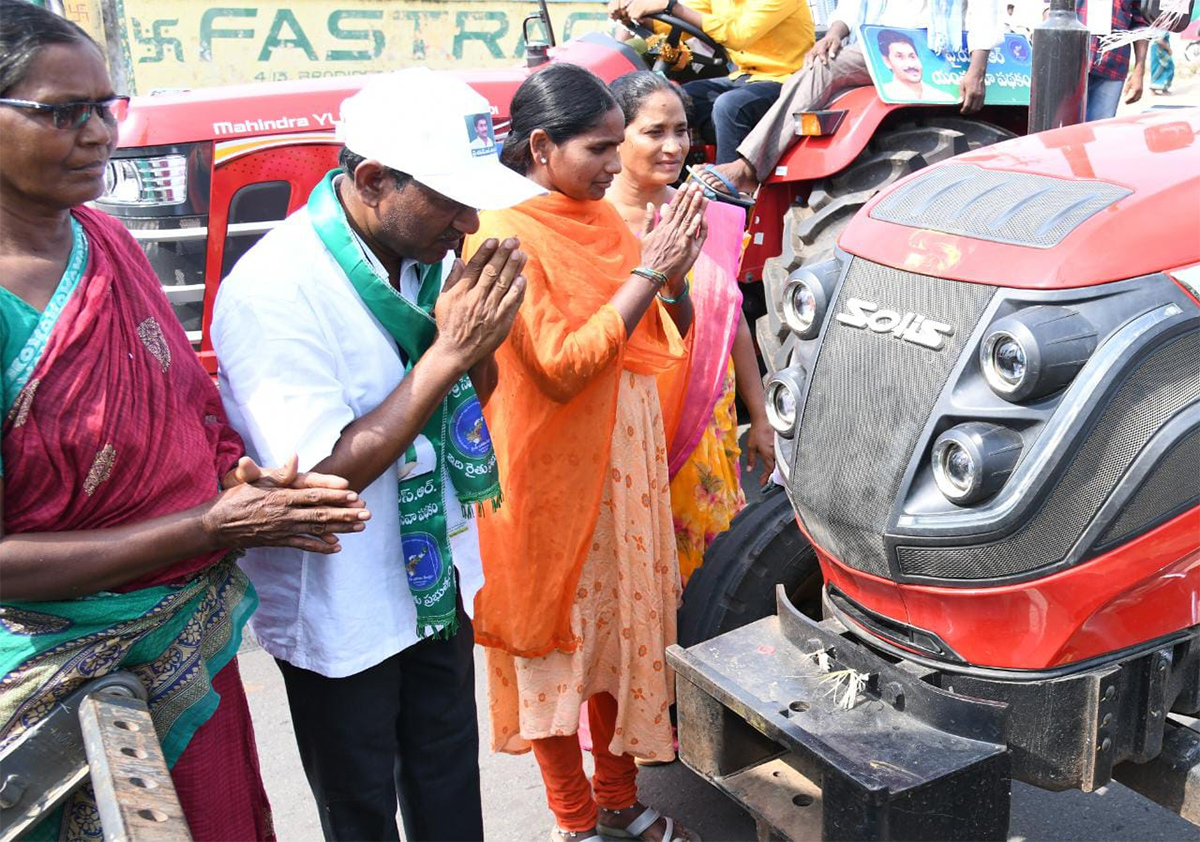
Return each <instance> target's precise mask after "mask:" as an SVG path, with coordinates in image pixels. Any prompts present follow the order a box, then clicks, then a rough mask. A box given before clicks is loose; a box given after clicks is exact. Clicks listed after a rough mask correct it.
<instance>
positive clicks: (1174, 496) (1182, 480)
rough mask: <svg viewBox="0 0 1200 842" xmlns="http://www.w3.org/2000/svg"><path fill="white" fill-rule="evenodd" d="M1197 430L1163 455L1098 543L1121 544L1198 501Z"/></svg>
mask: <svg viewBox="0 0 1200 842" xmlns="http://www.w3.org/2000/svg"><path fill="white" fill-rule="evenodd" d="M1198 465H1200V429H1197V430H1193V431H1192V432H1191V433H1189V434H1188V435H1187V436H1185V437H1184V438H1183V440H1182V441H1180V442H1179V443H1178V444H1177V445H1175V447H1173V448H1172V449H1171V452H1170V453H1168V454H1167V455H1166V458H1164V459H1163V460H1162V461H1161V462H1160V463H1159V464H1158V465H1156V466H1155V467H1154V471H1153V472H1152V473H1151V474H1150V476H1149V477H1148V478H1147V479H1146V481H1145V482H1144V483H1143V484H1142V487H1141V488H1139V489H1138V491H1137V494H1135V495H1133V498H1132V499H1131V500H1130V501H1129V503H1128V504H1127V505H1126V506H1125V510H1124V511H1122V512H1121V515H1120V517H1118V518H1117V519H1116V521H1115V522H1114V523H1113V525H1112V526H1110V527H1109V528H1108V531H1107V532H1106V533H1105V534H1104V538H1103V539H1101V541H1100V545H1101V546H1102V547H1111V546H1115V545H1116V544H1123V543H1125V542H1126V541H1128V540H1129V539H1131V538H1133V537H1135V536H1137V535H1140V534H1141V533H1143V532H1146V531H1147V530H1149V529H1151V528H1153V527H1155V526H1157V525H1158V524H1159V523H1160V522H1162V521H1164V520H1166V519H1167V518H1168V517H1171V516H1173V515H1175V514H1178V513H1180V512H1182V511H1183V510H1184V509H1187V508H1189V507H1191V506H1194V505H1196V503H1197V502H1198V501H1200V479H1197V478H1196V467H1197V466H1198Z"/></svg>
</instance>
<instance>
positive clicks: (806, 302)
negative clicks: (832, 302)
mask: <svg viewBox="0 0 1200 842" xmlns="http://www.w3.org/2000/svg"><path fill="white" fill-rule="evenodd" d="M840 272H841V264H840V263H838V261H837V260H836V259H832V260H826V261H823V262H821V263H817V264H815V265H813V266H809V267H804V268H802V269H797V270H796V271H794V272H792V273H791V274H790V275H789V276H788V280H787V283H786V284H784V286H783V302H782V305H783V306H782V313H783V321H784V324H786V325H787V327H788V330H790V331H791V332H792V333H794V334H796V336H798V337H799V338H800V339H812V338H813V337H815V336H816V335H817V334H818V333H820V332H821V325H822V324H823V323H824V321H825V312H826V310H827V309H828V303H829V298H830V295H831V293H832V291H833V287H834V284H836V283H837V278H838V274H839V273H840Z"/></svg>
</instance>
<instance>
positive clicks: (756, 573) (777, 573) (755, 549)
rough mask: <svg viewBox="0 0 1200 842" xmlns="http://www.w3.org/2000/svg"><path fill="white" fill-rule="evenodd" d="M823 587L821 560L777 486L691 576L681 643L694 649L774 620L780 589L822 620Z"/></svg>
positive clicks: (748, 511) (719, 540)
mask: <svg viewBox="0 0 1200 842" xmlns="http://www.w3.org/2000/svg"><path fill="white" fill-rule="evenodd" d="M821 581H822V579H821V568H820V565H819V564H818V563H817V554H816V552H815V551H814V550H813V548H812V545H811V544H809V543H808V541H807V540H806V539H805V538H804V533H802V532H801V531H800V528H799V527H798V526H796V515H795V513H793V512H792V505H791V503H790V502H789V501H788V497H787V494H785V493H784V491H783V489H782V488H780V487H779V486H772V487H771V488H770V489H769V490H768V491H767V492H765V493H764V495H763V498H762V500H760V501H759V502H757V503H755V504H754V505H752V506H747V507H746V508H745V509H743V510H742V511H741V512H740V513H738V515H737V517H735V518H734V519H733V522H732V523H730V525H729V530H728V531H727V532H724V533H722V534H721V535H719V536H718V537H717V539H716V540H715V541H713V542H712V544H711V545H710V546H709V548H708V552H706V553H705V554H704V564H702V565H700V567H699V569H697V570H696V571H695V572H694V573H692V577H691V579H689V580H688V583H687V588H686V589H685V590H684V592H683V608H681V609H680V610H679V643H680V645H682V646H694V645H695V644H697V643H702V642H703V641H705V640H708V639H709V638H711V637H715V636H716V635H718V634H723V633H725V632H727V631H731V630H733V629H736V628H740V627H741V626H744V625H746V624H747V623H751V622H753V621H755V620H758V619H761V618H763V617H767V616H770V615H771V614H774V613H775V586H776V585H777V584H782V585H783V586H784V588H786V590H787V593H788V598H789V599H791V601H792V604H793V605H795V606H796V607H797V608H799V609H800V610H801V611H803V612H804V613H805V614H807V615H808V616H810V617H813V618H814V619H817V620H819V619H821Z"/></svg>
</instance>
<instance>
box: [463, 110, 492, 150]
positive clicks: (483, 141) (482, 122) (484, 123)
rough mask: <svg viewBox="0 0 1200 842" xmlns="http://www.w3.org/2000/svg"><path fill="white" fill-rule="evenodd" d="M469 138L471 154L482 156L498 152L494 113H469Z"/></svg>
mask: <svg viewBox="0 0 1200 842" xmlns="http://www.w3.org/2000/svg"><path fill="white" fill-rule="evenodd" d="M466 120H467V138H468V139H469V140H470V144H471V155H472V156H474V157H476V158H482V157H483V156H484V155H495V154H496V130H495V129H494V128H492V115H491V114H489V113H487V112H483V113H480V114H468V115H467V118H466Z"/></svg>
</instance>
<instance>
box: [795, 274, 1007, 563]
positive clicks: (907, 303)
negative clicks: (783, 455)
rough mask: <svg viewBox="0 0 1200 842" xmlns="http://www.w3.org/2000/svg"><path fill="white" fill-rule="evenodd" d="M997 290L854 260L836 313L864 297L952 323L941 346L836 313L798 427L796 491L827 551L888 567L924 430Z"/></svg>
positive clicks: (806, 518)
mask: <svg viewBox="0 0 1200 842" xmlns="http://www.w3.org/2000/svg"><path fill="white" fill-rule="evenodd" d="M993 292H994V290H993V289H992V288H991V287H988V286H984V285H980V284H966V283H959V282H953V281H943V280H939V279H936V278H929V277H925V276H923V275H915V274H913V273H911V272H902V271H900V270H898V269H891V268H888V267H885V266H880V265H878V264H876V263H871V262H869V261H866V260H863V259H861V258H854V262H853V263H852V264H851V266H850V270H849V272H848V273H847V275H846V280H845V281H844V282H843V284H842V288H841V291H840V292H839V293H838V299H837V300H836V301H834V302H833V307H834V312H835V313H839V312H844V311H845V307H844V306H843V305H842V302H844V301H847V300H848V299H850V298H858V299H862V300H864V301H869V302H872V303H875V304H877V305H878V306H879V309H880V310H891V311H895V312H896V313H899V314H901V315H903V314H905V313H918V314H920V315H923V316H926V317H928V318H931V319H935V320H937V321H940V322H944V323H945V324H948V325H950V326H951V327H952V328H953V330H954V332H953V334H951V335H950V336H949V337H947V338H946V341H945V345H944V346H943V348H942V349H941V350H940V351H933V350H930V349H928V348H924V347H921V346H918V345H914V344H912V343H910V342H905V341H902V340H900V339H896V338H894V337H893V336H892V334H891V333H890V332H885V333H875V332H872V331H871V330H867V329H859V328H853V327H849V326H847V325H845V324H842V323H840V322H838V321H837V319H836V316H835V317H834V318H833V319H831V320H830V322H829V327H828V328H827V329H826V335H825V339H824V344H823V345H822V348H821V352H820V355H819V356H818V358H817V362H816V365H815V366H814V369H813V372H812V382H811V385H810V387H809V393H808V398H807V401H806V403H805V407H806V408H805V413H804V417H803V419H802V421H801V424H800V431H799V432H798V433H797V442H796V456H795V463H794V465H793V467H792V472H791V474H790V491H791V496H792V500H793V501H794V502H795V504H796V506H797V510H798V511H800V512H803V517H804V525H805V526H806V527H807V528H808V529H809V531H810V532H811V533H812V536H813V538H814V539H815V540H816V542H817V544H819V545H820V546H821V547H822V548H824V549H825V550H827V551H829V552H830V553H832V554H833V555H834V556H835V557H837V558H838V559H839V560H840V561H842V562H843V563H845V564H848V565H850V566H851V567H854V568H857V569H859V570H862V571H865V572H867V573H873V574H875V575H879V576H884V575H887V572H888V563H887V556H886V553H885V549H884V542H883V533H884V532H885V531H886V529H887V525H888V520H889V516H890V513H891V509H892V505H893V503H894V502H895V500H896V496H897V494H898V493H899V490H900V483H901V481H902V480H903V478H904V472H905V470H906V468H907V467H908V463H909V460H910V459H911V458H912V454H913V450H914V448H915V447H916V445H917V439H918V437H919V436H920V433H921V430H922V428H923V427H924V426H925V423H926V422H927V421H928V420H929V415H930V412H931V410H932V409H933V405H934V403H935V402H936V401H937V397H938V395H939V394H940V393H941V391H942V388H943V387H944V386H945V384H946V380H947V378H948V377H949V376H950V372H951V370H952V369H953V368H954V364H955V362H957V360H958V358H959V356H960V355H961V353H962V349H963V345H964V344H965V343H966V341H967V339H968V338H969V337H970V335H971V330H972V328H973V327H974V326H975V323H976V322H977V321H978V320H979V318H980V316H981V315H982V313H983V311H984V308H985V307H986V306H987V304H988V301H989V300H991V297H992V294H993Z"/></svg>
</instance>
